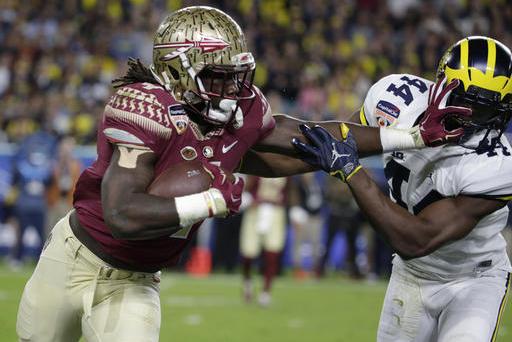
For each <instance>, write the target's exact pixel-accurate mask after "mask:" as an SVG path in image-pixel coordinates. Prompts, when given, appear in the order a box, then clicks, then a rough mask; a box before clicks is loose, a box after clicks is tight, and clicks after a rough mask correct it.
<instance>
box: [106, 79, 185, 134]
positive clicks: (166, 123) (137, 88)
mask: <svg viewBox="0 0 512 342" xmlns="http://www.w3.org/2000/svg"><path fill="white" fill-rule="evenodd" d="M179 108H181V110H178V109H179ZM177 112H179V114H180V115H176V113H177ZM105 115H106V116H107V117H112V118H118V119H120V120H122V121H125V122H132V123H135V124H137V125H140V126H142V127H143V128H145V129H148V130H150V131H152V132H154V133H157V134H159V135H163V136H170V135H171V132H172V128H173V127H174V128H175V129H176V131H177V132H178V133H179V134H181V133H182V132H183V131H184V129H185V128H186V127H187V125H188V116H186V114H185V111H184V109H183V107H182V106H181V104H179V103H178V102H177V101H176V100H175V99H174V97H172V95H171V94H169V93H168V92H167V91H165V89H164V88H163V87H161V86H159V85H155V84H151V83H134V84H130V85H127V86H124V87H121V88H119V89H117V91H116V93H115V94H114V95H113V96H112V97H111V98H110V101H109V102H108V104H107V106H106V108H105Z"/></svg>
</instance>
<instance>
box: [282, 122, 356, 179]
mask: <svg viewBox="0 0 512 342" xmlns="http://www.w3.org/2000/svg"><path fill="white" fill-rule="evenodd" d="M299 129H300V131H301V133H302V134H303V135H304V136H305V137H306V138H307V139H308V140H309V142H310V144H305V143H303V142H302V141H300V140H299V139H296V138H294V139H292V144H293V146H294V147H295V149H296V150H297V151H298V152H299V156H300V158H301V159H302V160H303V161H305V162H306V163H308V164H311V165H313V166H315V167H318V168H320V169H322V170H324V171H325V172H327V173H329V174H330V175H331V176H334V177H337V178H339V179H340V180H342V181H343V182H347V181H348V180H349V179H350V177H352V176H353V175H354V174H355V173H356V172H357V171H359V170H360V169H361V165H360V164H359V157H358V155H357V144H356V141H355V139H354V137H353V136H352V133H350V131H349V128H348V127H347V126H346V125H345V124H341V125H340V130H341V136H342V138H343V141H338V140H336V138H334V137H333V136H332V135H331V134H330V133H329V132H327V131H326V130H325V129H324V128H322V127H320V126H315V127H313V128H310V127H308V126H307V125H300V126H299Z"/></svg>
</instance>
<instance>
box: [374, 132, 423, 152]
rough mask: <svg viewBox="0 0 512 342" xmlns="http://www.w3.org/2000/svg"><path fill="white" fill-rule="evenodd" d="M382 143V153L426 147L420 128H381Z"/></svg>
mask: <svg viewBox="0 0 512 342" xmlns="http://www.w3.org/2000/svg"><path fill="white" fill-rule="evenodd" d="M380 143H381V145H382V152H390V151H400V150H410V149H414V148H422V147H425V143H424V142H423V138H422V137H421V134H420V130H419V126H415V127H413V128H411V129H409V130H403V129H395V128H384V127H381V128H380Z"/></svg>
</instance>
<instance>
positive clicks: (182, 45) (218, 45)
mask: <svg viewBox="0 0 512 342" xmlns="http://www.w3.org/2000/svg"><path fill="white" fill-rule="evenodd" d="M228 46H229V44H228V43H227V42H225V41H224V40H222V39H220V38H213V37H201V40H195V41H191V40H188V39H185V41H184V42H175V43H165V44H155V46H154V48H155V49H173V48H175V49H177V50H176V51H173V52H171V53H168V54H167V55H165V56H163V57H160V60H161V61H169V60H171V59H173V58H176V57H178V56H179V55H180V54H181V53H185V52H187V51H188V50H190V49H192V48H197V49H200V50H201V52H202V53H205V52H215V51H218V50H223V49H225V48H227V47H228Z"/></svg>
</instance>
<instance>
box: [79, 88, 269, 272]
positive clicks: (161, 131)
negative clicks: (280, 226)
mask: <svg viewBox="0 0 512 342" xmlns="http://www.w3.org/2000/svg"><path fill="white" fill-rule="evenodd" d="M254 91H255V93H256V97H255V98H254V99H253V100H244V101H240V102H239V103H240V108H241V109H242V111H243V113H244V124H243V125H242V127H240V128H238V129H235V128H234V127H232V126H230V127H227V128H219V129H217V130H215V131H212V132H209V133H208V134H206V135H203V134H202V133H201V132H200V130H199V128H198V127H197V125H196V124H195V123H194V122H192V121H190V120H189V118H188V116H187V114H186V112H185V110H184V108H183V107H182V106H181V104H179V103H178V102H176V100H175V99H174V98H173V97H172V95H170V94H169V93H168V92H167V91H165V90H164V88H162V87H160V86H158V85H155V84H150V83H135V84H131V85H129V86H124V87H122V88H119V89H118V90H117V92H116V94H115V95H114V96H113V97H112V98H111V99H110V101H109V103H108V104H107V106H106V107H105V111H104V115H103V119H102V122H101V125H100V127H99V129H98V139H97V140H98V141H97V153H98V157H97V160H96V161H95V162H94V164H93V165H92V166H91V167H89V168H88V169H86V170H85V171H84V172H83V173H82V175H81V176H80V179H79V180H78V183H77V185H76V190H75V194H74V207H75V209H76V211H77V213H78V218H79V220H80V223H81V224H82V226H83V227H84V228H85V229H86V231H87V232H88V233H89V235H90V236H91V237H92V238H93V239H95V240H96V241H97V242H98V243H99V244H100V246H101V248H102V249H103V251H104V252H105V253H107V254H108V255H110V256H112V257H113V258H115V259H117V260H119V261H121V262H123V263H125V264H128V265H132V266H133V267H135V268H139V267H143V269H156V270H157V269H160V268H162V267H164V266H170V265H173V264H175V263H176V262H177V261H178V258H179V255H180V253H181V251H182V250H183V249H184V248H185V246H186V244H187V243H188V242H189V240H190V239H191V237H192V235H193V234H194V233H195V231H196V230H197V229H198V227H199V225H200V223H197V224H195V225H194V226H192V227H187V228H183V229H181V230H180V231H178V232H176V233H175V234H173V235H172V236H168V237H159V238H155V239H151V240H138V241H134V240H120V239H115V238H114V237H113V236H112V234H111V231H110V229H109V228H108V227H107V226H106V225H105V222H104V221H103V212H102V207H101V181H102V178H103V175H104V173H105V170H106V169H107V167H108V165H109V162H110V159H111V156H112V152H113V146H112V143H118V142H126V143H130V144H134V143H135V144H137V145H140V146H141V147H143V148H148V149H150V150H151V151H152V152H154V153H155V154H156V155H157V162H156V164H155V173H154V177H155V178H156V177H157V176H158V175H159V174H160V173H161V172H163V171H164V170H166V169H167V168H169V167H172V165H174V164H176V163H179V162H182V161H183V160H192V159H197V160H201V161H204V162H212V163H216V164H217V165H219V166H222V167H223V168H224V169H226V170H229V171H233V170H234V169H235V168H236V167H237V166H238V164H239V161H240V159H241V158H242V156H243V155H244V154H245V153H246V151H247V150H248V149H249V148H251V146H253V145H254V144H256V143H257V142H258V141H259V140H261V139H263V138H264V137H265V136H266V135H267V134H269V133H270V132H271V131H272V129H273V128H274V126H275V121H274V119H273V117H272V114H271V110H270V107H269V105H268V103H267V101H266V99H265V97H264V96H263V95H262V94H261V92H260V91H259V90H258V89H257V88H255V87H254ZM124 137H127V138H126V139H124ZM127 140H128V141H127Z"/></svg>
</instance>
